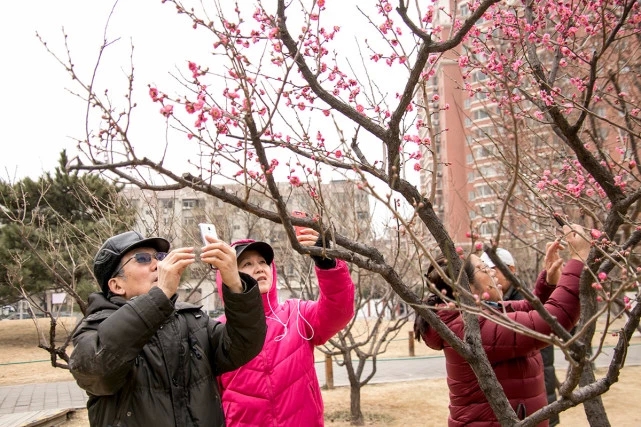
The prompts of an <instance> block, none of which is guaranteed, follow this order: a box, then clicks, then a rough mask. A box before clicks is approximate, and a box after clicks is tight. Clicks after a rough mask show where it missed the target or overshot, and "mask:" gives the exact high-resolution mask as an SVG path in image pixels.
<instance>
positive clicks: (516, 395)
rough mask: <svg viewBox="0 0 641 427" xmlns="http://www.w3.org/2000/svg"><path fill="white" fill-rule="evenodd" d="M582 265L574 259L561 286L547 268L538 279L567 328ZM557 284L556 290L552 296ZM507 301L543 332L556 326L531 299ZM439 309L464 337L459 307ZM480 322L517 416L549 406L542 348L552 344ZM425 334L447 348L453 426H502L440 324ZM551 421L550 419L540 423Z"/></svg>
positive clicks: (543, 296)
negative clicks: (548, 279)
mask: <svg viewBox="0 0 641 427" xmlns="http://www.w3.org/2000/svg"><path fill="white" fill-rule="evenodd" d="M582 270H583V263H581V262H580V261H576V260H569V261H568V262H567V264H566V265H565V267H564V268H563V274H562V276H561V279H560V280H559V283H558V285H557V286H556V288H552V287H549V286H547V285H546V283H545V272H542V273H541V274H540V275H539V278H538V280H537V284H536V289H535V292H534V293H535V294H536V295H537V296H538V298H539V299H540V300H541V302H543V303H545V308H546V309H547V310H548V311H549V312H550V314H552V316H554V317H556V319H557V320H558V321H559V323H560V324H561V325H562V326H563V327H564V328H565V329H566V330H570V329H572V327H574V325H576V323H577V322H578V320H579V312H580V307H579V277H580V276H581V271H582ZM552 289H554V291H553V292H552V293H551V295H550V292H551V291H552ZM548 297H549V298H548ZM503 305H504V306H505V307H506V311H508V313H507V314H506V315H507V316H508V317H509V318H510V319H512V320H514V321H516V322H518V323H520V324H522V325H524V326H527V327H528V328H530V329H532V330H534V331H537V332H540V333H542V334H546V335H549V334H550V333H551V330H550V326H549V325H548V324H547V323H546V322H545V321H544V320H543V319H542V318H541V316H540V315H539V313H537V312H536V311H535V310H533V308H532V305H531V304H530V303H529V302H528V301H526V300H523V301H506V302H503ZM437 314H438V316H439V317H440V318H441V320H442V321H443V322H444V323H445V324H446V325H447V326H448V327H449V328H450V329H451V330H452V331H453V332H454V333H456V335H457V336H458V337H459V338H463V333H464V329H463V326H464V325H463V319H462V317H461V315H460V313H459V312H458V311H456V310H438V311H437ZM479 325H480V328H481V339H482V341H483V348H484V349H485V352H486V353H487V357H488V359H489V361H490V363H491V364H492V367H493V368H494V372H495V374H496V377H497V379H498V380H499V382H500V383H501V386H502V387H503V390H504V391H505V395H506V396H507V398H508V399H509V401H510V404H511V405H512V407H513V408H514V410H515V411H516V412H517V415H519V416H521V417H523V416H527V415H531V414H532V413H534V412H536V411H538V410H539V409H541V408H542V407H544V406H545V405H547V397H546V393H545V382H544V379H543V361H542V359H541V354H540V352H539V350H540V349H541V348H543V347H545V346H547V345H548V344H547V343H544V342H542V341H539V340H537V339H535V338H532V337H529V336H526V335H524V334H521V333H517V332H515V331H512V330H510V329H508V328H506V327H504V326H501V325H498V324H497V323H495V322H493V321H491V320H489V319H486V318H484V317H479ZM421 337H422V338H423V341H425V343H426V344H427V346H428V347H430V348H433V349H435V350H443V351H444V353H445V363H446V369H447V385H448V387H449V389H450V416H449V418H448V425H449V426H450V427H462V426H468V427H469V426H473V427H489V426H496V427H498V426H499V423H498V421H497V419H496V417H495V416H494V412H493V411H492V408H491V407H490V405H489V403H488V402H487V399H486V397H485V395H484V394H483V392H482V391H481V389H480V387H479V385H478V380H477V378H476V376H475V375H474V372H473V371H472V368H471V367H470V365H469V364H468V363H467V362H466V361H465V359H463V358H462V357H461V356H460V355H459V354H458V353H457V352H456V351H455V350H454V349H453V348H452V347H451V346H450V345H449V344H448V343H447V342H446V341H445V340H443V339H442V338H441V337H440V336H439V335H438V334H437V333H436V331H435V330H434V329H432V328H429V327H428V328H427V330H426V331H424V333H423V334H422V335H421ZM547 425H548V422H547V420H545V421H544V422H542V423H540V424H539V427H541V426H547Z"/></svg>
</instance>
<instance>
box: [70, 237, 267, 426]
mask: <svg viewBox="0 0 641 427" xmlns="http://www.w3.org/2000/svg"><path fill="white" fill-rule="evenodd" d="M207 239H208V241H209V244H208V245H206V246H205V247H204V248H203V251H202V254H201V256H200V258H201V260H203V261H204V262H207V263H209V264H211V265H213V266H214V267H216V268H218V269H219V271H220V273H221V275H222V277H223V282H224V284H225V286H223V294H224V299H225V315H226V317H227V323H226V324H222V323H219V322H217V321H214V320H212V319H210V318H209V317H208V316H207V315H205V314H204V313H203V312H202V311H201V309H200V307H199V306H194V305H191V304H187V303H182V302H178V301H177V296H176V290H177V289H178V285H179V282H180V278H181V275H182V274H183V272H184V271H185V269H186V268H187V267H188V266H189V265H191V264H193V263H194V262H195V260H196V256H195V254H194V249H193V248H178V249H174V250H172V251H171V252H169V253H167V252H168V251H169V242H168V241H167V240H165V239H163V238H159V237H152V238H144V237H143V236H142V235H141V234H139V233H137V232H135V231H129V232H126V233H122V234H119V235H116V236H114V237H111V238H110V239H108V240H107V241H106V242H105V243H104V244H103V246H102V247H101V248H100V250H99V251H98V253H97V254H96V257H95V259H94V266H93V268H94V274H95V276H96V279H97V280H98V283H99V284H100V287H101V288H102V292H99V293H94V294H92V295H91V296H90V297H89V305H88V309H87V315H86V317H85V318H84V319H83V320H82V323H81V325H80V326H79V328H78V329H77V331H76V332H75V333H74V336H73V344H74V350H73V353H72V355H71V359H70V362H69V366H70V370H71V373H72V374H73V376H74V378H75V379H76V381H77V382H78V385H79V386H80V387H82V388H83V389H85V390H86V391H87V394H88V395H89V400H88V402H87V408H88V412H89V421H90V424H91V425H92V426H127V427H134V426H151V425H153V426H154V427H164V426H224V425H225V418H224V415H223V409H222V406H221V403H220V396H219V391H218V387H217V382H216V378H215V377H216V376H217V375H219V374H221V373H223V372H227V371H231V370H234V369H237V368H239V367H240V366H242V365H243V364H245V363H247V362H248V361H249V360H251V359H252V358H253V357H254V356H256V355H257V354H258V353H259V352H260V350H261V349H262V346H263V342H264V339H265V333H266V326H265V315H264V310H263V306H262V301H261V298H260V292H259V290H258V285H257V283H256V281H255V280H254V279H253V278H252V277H251V276H249V275H246V274H242V273H240V274H239V272H238V268H237V266H236V252H235V251H234V250H233V249H232V248H231V247H230V246H229V245H227V244H226V243H224V242H222V241H220V240H216V239H214V238H210V237H208V238H207Z"/></svg>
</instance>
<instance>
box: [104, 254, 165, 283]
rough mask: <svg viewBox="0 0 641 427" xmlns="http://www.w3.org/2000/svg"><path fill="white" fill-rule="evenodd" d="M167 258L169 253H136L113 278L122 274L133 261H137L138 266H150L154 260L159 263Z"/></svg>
mask: <svg viewBox="0 0 641 427" xmlns="http://www.w3.org/2000/svg"><path fill="white" fill-rule="evenodd" d="M166 257H167V252H154V253H153V254H152V253H149V252H138V253H135V254H133V255H132V256H131V257H130V258H129V259H128V260H127V261H125V262H124V264H122V265H121V266H120V268H119V269H118V270H116V272H115V273H114V274H113V275H112V276H111V277H116V276H117V275H118V273H120V272H121V271H122V269H123V268H125V265H127V264H128V263H129V262H130V261H131V260H132V259H135V260H136V262H137V263H138V264H149V263H150V262H151V259H152V258H155V259H157V260H158V261H162V260H163V259H165V258H166Z"/></svg>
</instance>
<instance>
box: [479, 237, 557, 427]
mask: <svg viewBox="0 0 641 427" xmlns="http://www.w3.org/2000/svg"><path fill="white" fill-rule="evenodd" d="M496 255H497V256H498V257H499V259H500V260H501V261H502V262H503V264H505V265H506V266H507V268H509V269H510V271H511V272H512V274H513V275H516V274H517V270H516V262H515V261H514V257H513V256H512V254H511V253H510V252H509V251H508V250H507V249H503V248H496ZM481 261H483V262H484V263H485V265H487V266H488V267H490V268H491V269H492V270H494V275H495V279H496V281H497V282H498V284H499V285H501V289H502V291H503V301H519V300H522V299H524V297H523V295H522V294H521V292H520V291H519V290H517V289H516V287H515V286H513V285H512V282H510V280H509V279H508V278H507V277H505V275H504V274H503V273H502V272H501V270H499V269H498V268H496V266H495V265H494V263H493V262H492V260H491V259H490V257H489V256H488V255H487V253H486V252H483V254H482V255H481ZM541 358H542V359H543V377H544V380H545V392H546V394H547V399H548V404H550V403H552V402H554V401H556V384H557V379H556V372H555V370H554V346H553V345H549V346H547V347H544V348H542V349H541ZM549 422H550V427H554V426H556V425H558V424H559V422H560V419H559V414H554V415H552V416H551V417H550V419H549Z"/></svg>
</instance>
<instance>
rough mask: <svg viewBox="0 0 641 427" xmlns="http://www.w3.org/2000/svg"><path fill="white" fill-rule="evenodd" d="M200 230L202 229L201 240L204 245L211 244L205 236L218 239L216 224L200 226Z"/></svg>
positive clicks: (202, 224)
mask: <svg viewBox="0 0 641 427" xmlns="http://www.w3.org/2000/svg"><path fill="white" fill-rule="evenodd" d="M198 228H199V229H200V238H201V239H202V241H203V245H208V244H209V242H208V241H207V239H205V236H211V237H213V238H214V239H218V234H217V233H216V226H214V224H204V223H201V224H198Z"/></svg>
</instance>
